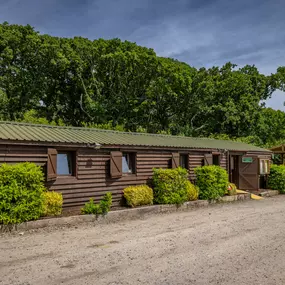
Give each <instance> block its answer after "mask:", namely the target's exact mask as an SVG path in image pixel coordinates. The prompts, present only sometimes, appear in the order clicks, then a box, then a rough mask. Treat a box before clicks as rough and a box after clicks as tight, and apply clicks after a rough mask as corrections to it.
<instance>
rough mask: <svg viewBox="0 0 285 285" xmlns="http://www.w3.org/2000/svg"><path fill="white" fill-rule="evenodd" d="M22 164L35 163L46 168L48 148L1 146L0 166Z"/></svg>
mask: <svg viewBox="0 0 285 285" xmlns="http://www.w3.org/2000/svg"><path fill="white" fill-rule="evenodd" d="M20 162H34V163H35V164H37V165H40V166H44V165H45V164H46V162H47V151H46V148H45V147H40V146H17V145H1V144H0V164H2V163H9V164H16V163H20Z"/></svg>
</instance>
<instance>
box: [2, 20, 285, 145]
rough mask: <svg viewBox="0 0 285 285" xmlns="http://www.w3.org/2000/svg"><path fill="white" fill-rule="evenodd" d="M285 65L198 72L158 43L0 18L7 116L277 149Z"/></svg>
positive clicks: (284, 136)
mask: <svg viewBox="0 0 285 285" xmlns="http://www.w3.org/2000/svg"><path fill="white" fill-rule="evenodd" d="M284 86H285V67H279V68H278V70H277V72H276V73H275V74H271V75H268V76H266V75H263V74H261V73H260V72H259V71H258V69H257V68H256V67H255V66H250V65H246V66H244V67H240V68H239V67H237V66H236V65H235V64H232V63H230V62H229V63H226V64H225V65H224V66H221V67H211V68H208V69H206V68H200V69H196V68H194V67H191V66H189V65H188V64H186V63H183V62H179V61H178V60H174V59H171V58H163V57H158V56H157V55H156V54H155V52H154V51H153V50H152V49H149V48H145V47H141V46H138V45H136V44H135V43H131V42H128V41H121V40H119V39H111V40H103V39H98V40H94V41H91V40H88V39H85V38H81V37H75V38H72V39H67V38H59V37H52V36H49V35H41V34H39V33H38V32H37V31H35V30H34V29H33V28H32V27H31V26H29V25H27V26H21V25H9V24H8V23H3V24H0V119H1V120H14V121H23V122H30V123H44V124H45V123H48V124H57V125H63V124H64V125H69V126H87V127H96V128H104V129H112V130H120V131H121V130H124V131H143V132H151V133H166V134H174V135H177V134H179V135H185V136H209V135H210V134H212V135H214V136H216V135H219V134H224V135H226V136H228V138H230V139H234V140H242V141H246V142H249V143H253V144H256V145H258V146H272V145H273V144H277V143H275V142H277V141H278V140H285V133H284V128H283V126H284V121H285V113H284V112H282V111H275V110H272V109H270V108H265V107H264V103H263V102H264V100H266V99H268V98H270V97H271V95H272V93H273V92H274V91H275V90H276V89H278V88H279V89H280V90H285V88H284Z"/></svg>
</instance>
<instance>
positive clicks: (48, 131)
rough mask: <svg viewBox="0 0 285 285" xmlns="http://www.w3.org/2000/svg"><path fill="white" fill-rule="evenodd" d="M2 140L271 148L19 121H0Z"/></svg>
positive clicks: (243, 149) (230, 142) (248, 149)
mask: <svg viewBox="0 0 285 285" xmlns="http://www.w3.org/2000/svg"><path fill="white" fill-rule="evenodd" d="M0 140H12V141H27V142H41V143H44V142H48V143H66V144H95V143H97V144H101V145H125V146H128V145H129V146H155V147H177V148H207V149H209V148H211V149H228V150H237V151H263V152H264V151H268V152H269V150H266V149H262V148H259V147H256V146H253V145H248V144H245V143H240V142H233V141H223V140H215V139H208V138H192V137H182V136H169V135H155V134H146V133H128V132H118V131H110V130H100V129H94V128H75V127H58V126H47V125H35V124H25V123H17V122H0Z"/></svg>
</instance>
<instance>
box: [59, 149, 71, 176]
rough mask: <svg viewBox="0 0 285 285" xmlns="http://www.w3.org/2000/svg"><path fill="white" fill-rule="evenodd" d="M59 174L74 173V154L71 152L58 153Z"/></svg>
mask: <svg viewBox="0 0 285 285" xmlns="http://www.w3.org/2000/svg"><path fill="white" fill-rule="evenodd" d="M57 174H58V175H72V154H71V153H70V152H60V153H58V154H57Z"/></svg>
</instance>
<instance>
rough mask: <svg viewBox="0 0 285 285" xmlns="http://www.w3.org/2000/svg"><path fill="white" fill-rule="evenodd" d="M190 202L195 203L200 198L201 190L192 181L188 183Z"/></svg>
mask: <svg viewBox="0 0 285 285" xmlns="http://www.w3.org/2000/svg"><path fill="white" fill-rule="evenodd" d="M186 189H187V196H188V201H195V200H197V199H198V197H199V188H198V186H195V185H194V184H192V183H191V182H190V181H187V182H186Z"/></svg>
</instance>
